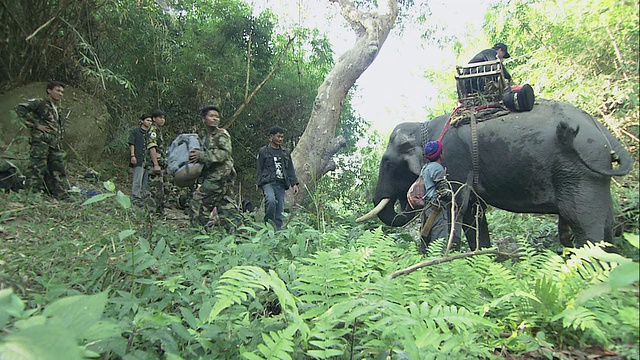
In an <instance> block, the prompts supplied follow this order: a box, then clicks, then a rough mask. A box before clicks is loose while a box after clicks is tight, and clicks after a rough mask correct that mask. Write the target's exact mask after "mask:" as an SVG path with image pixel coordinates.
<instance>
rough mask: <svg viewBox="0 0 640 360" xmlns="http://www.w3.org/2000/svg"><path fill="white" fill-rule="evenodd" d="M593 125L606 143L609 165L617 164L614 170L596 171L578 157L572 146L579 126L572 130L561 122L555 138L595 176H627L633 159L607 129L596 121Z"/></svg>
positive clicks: (589, 162)
mask: <svg viewBox="0 0 640 360" xmlns="http://www.w3.org/2000/svg"><path fill="white" fill-rule="evenodd" d="M594 123H595V126H597V127H598V128H599V130H600V132H601V133H602V136H603V137H605V139H606V141H607V145H608V148H609V149H610V156H611V163H618V166H617V167H616V168H612V169H598V168H596V167H594V166H593V164H592V162H591V161H588V160H585V159H584V158H583V156H581V155H580V152H579V151H578V150H577V149H576V148H575V146H574V140H575V138H576V136H577V135H578V132H579V131H580V126H579V125H578V126H576V128H575V129H573V128H572V127H571V126H569V124H567V123H566V122H564V121H561V122H560V124H558V127H557V128H556V137H557V139H558V142H559V143H560V145H561V146H562V147H564V148H565V149H567V150H569V151H571V152H573V153H574V154H575V155H576V156H577V158H578V159H579V160H580V162H581V163H582V164H583V165H584V166H586V167H587V168H588V169H589V170H591V171H593V172H595V173H597V174H600V175H603V176H623V175H627V174H628V173H629V172H630V171H631V168H632V166H633V159H632V158H631V155H630V154H629V152H628V151H627V150H626V149H625V148H624V147H623V146H622V145H621V144H620V143H619V142H618V140H617V139H616V138H614V137H613V135H611V133H610V132H609V131H608V130H607V129H604V128H603V127H602V126H601V125H600V124H598V123H597V122H596V121H594Z"/></svg>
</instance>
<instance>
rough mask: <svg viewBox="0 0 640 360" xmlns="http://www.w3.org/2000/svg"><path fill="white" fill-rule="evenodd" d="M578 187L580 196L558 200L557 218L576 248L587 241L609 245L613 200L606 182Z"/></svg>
mask: <svg viewBox="0 0 640 360" xmlns="http://www.w3.org/2000/svg"><path fill="white" fill-rule="evenodd" d="M577 186H578V188H579V189H580V194H575V193H571V194H569V195H570V196H566V197H558V210H559V215H560V218H561V219H562V222H563V223H564V222H565V221H566V223H568V225H569V226H570V227H571V231H572V232H573V237H574V244H575V246H576V247H581V246H583V245H584V244H585V243H586V242H587V241H591V242H598V241H602V240H604V241H607V242H611V240H612V238H613V201H612V200H611V193H610V192H609V181H606V182H604V181H603V182H590V183H589V182H587V181H585V182H582V183H580V184H578V185H577ZM582 194H588V196H586V195H584V196H583V195H582ZM563 245H564V244H563Z"/></svg>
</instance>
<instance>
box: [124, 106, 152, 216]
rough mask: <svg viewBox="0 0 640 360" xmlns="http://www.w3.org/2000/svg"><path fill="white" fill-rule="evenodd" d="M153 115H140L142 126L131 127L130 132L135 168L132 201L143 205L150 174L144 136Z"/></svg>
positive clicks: (130, 150) (130, 156)
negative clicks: (148, 172) (146, 166)
mask: <svg viewBox="0 0 640 360" xmlns="http://www.w3.org/2000/svg"><path fill="white" fill-rule="evenodd" d="M151 122H152V120H151V115H148V114H143V115H142V116H140V126H139V127H135V128H133V129H131V133H129V158H130V160H129V165H130V166H131V167H132V168H133V180H132V185H131V201H132V202H133V203H134V204H136V205H141V201H142V199H143V198H144V195H145V193H146V191H147V177H148V174H147V172H146V171H145V167H144V153H145V149H146V147H145V143H144V138H145V135H146V134H147V131H149V128H150V127H151Z"/></svg>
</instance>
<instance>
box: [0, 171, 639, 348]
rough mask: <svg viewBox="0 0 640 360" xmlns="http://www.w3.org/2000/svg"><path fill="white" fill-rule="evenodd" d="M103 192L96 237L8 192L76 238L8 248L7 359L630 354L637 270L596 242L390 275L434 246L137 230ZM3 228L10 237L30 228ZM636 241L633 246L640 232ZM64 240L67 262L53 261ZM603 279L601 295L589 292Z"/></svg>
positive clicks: (16, 224)
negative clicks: (55, 355)
mask: <svg viewBox="0 0 640 360" xmlns="http://www.w3.org/2000/svg"><path fill="white" fill-rule="evenodd" d="M104 185H105V186H104V187H105V190H106V192H105V194H110V196H103V197H100V198H98V199H99V200H95V201H85V205H84V206H83V209H85V211H83V213H84V223H96V220H98V219H104V220H106V221H107V222H109V224H107V225H108V226H109V227H110V230H109V231H108V233H106V234H103V235H99V236H96V235H97V233H96V232H91V231H86V230H85V229H86V227H76V226H75V225H74V223H73V221H74V216H75V215H73V216H72V215H71V214H72V213H75V212H76V211H77V210H76V209H75V208H74V204H73V203H71V204H68V207H64V205H66V204H62V203H60V204H59V203H57V202H56V203H48V202H46V201H41V200H38V199H33V202H29V201H31V200H29V199H28V198H25V197H23V195H22V194H20V193H18V194H6V195H3V198H2V199H3V201H4V202H3V203H4V204H6V205H7V206H8V207H9V209H12V211H13V212H12V213H13V214H16V213H19V212H20V211H23V210H20V209H22V208H23V207H16V204H19V202H17V201H20V202H27V203H28V204H31V205H29V206H31V207H34V209H35V210H36V211H40V212H42V211H46V210H47V209H48V207H50V206H52V205H55V206H63V207H62V211H59V214H58V215H53V216H57V217H58V218H55V219H54V221H56V222H60V223H64V224H65V228H66V229H67V231H68V232H70V233H71V234H73V236H67V237H63V236H59V235H56V234H51V233H50V230H49V229H50V228H51V227H52V225H51V224H48V223H46V222H45V223H43V224H42V225H41V226H40V225H37V226H36V227H35V228H34V229H35V234H34V235H35V236H37V237H42V236H50V235H53V236H57V237H56V240H55V241H54V242H51V241H49V242H46V243H43V244H38V245H37V246H32V247H31V248H30V249H29V250H30V251H31V252H32V253H30V254H29V255H30V259H31V261H29V262H16V261H13V260H14V259H17V258H18V257H19V256H18V255H17V252H18V251H24V250H18V249H19V248H20V249H22V248H23V247H22V246H21V245H19V244H15V243H14V242H13V241H9V242H4V243H3V244H2V247H3V248H2V253H3V254H6V255H5V256H7V259H11V261H7V262H6V263H5V265H7V267H8V269H7V270H8V272H0V283H2V284H4V285H3V287H4V286H6V285H12V286H11V287H13V285H16V286H17V287H16V288H17V289H19V291H20V295H18V294H13V293H12V291H11V290H9V289H5V290H2V291H1V292H0V325H1V326H2V338H1V339H0V349H2V351H5V352H7V351H17V350H16V349H18V348H19V347H20V348H21V347H27V346H30V345H29V344H31V343H30V342H32V341H34V339H36V337H38V338H42V339H45V340H46V339H49V340H46V341H43V342H41V343H39V344H38V345H37V346H35V347H29V349H32V350H31V351H39V350H37V349H39V348H40V347H41V346H49V345H48V344H50V343H49V342H48V341H51V342H55V346H59V347H60V350H59V351H60V354H62V356H65V357H66V358H73V357H74V356H75V358H81V357H82V356H85V357H87V356H98V355H99V356H102V357H103V358H123V357H125V358H126V357H131V356H135V357H147V358H158V357H163V356H164V357H167V358H172V359H181V358H182V359H186V358H198V357H202V358H229V359H231V358H240V357H242V358H245V359H260V358H263V359H267V358H279V359H289V358H316V359H326V358H333V357H348V358H375V357H386V356H402V357H406V358H425V359H428V358H434V359H435V358H443V357H446V358H461V359H462V358H470V359H472V358H492V357H494V356H495V354H496V352H495V351H496V349H501V348H503V347H504V349H508V351H509V352H511V353H519V352H525V351H539V352H541V353H542V352H545V351H547V352H553V351H556V350H560V349H563V348H566V347H568V346H586V345H597V344H599V345H602V346H606V347H609V348H612V347H613V346H620V345H622V344H629V346H631V347H632V348H635V349H637V348H638V344H637V337H638V335H640V334H639V330H638V325H637V324H638V306H637V295H638V282H637V276H636V277H635V278H634V277H633V274H634V271H635V274H636V275H637V271H638V268H637V263H634V262H631V261H630V260H629V259H627V258H625V257H622V256H620V255H614V254H609V253H606V252H604V251H603V250H602V245H588V246H586V247H584V248H582V249H571V252H570V253H569V252H568V253H567V254H566V255H563V256H561V255H558V254H555V253H553V252H549V251H539V250H538V249H537V248H536V247H534V246H533V245H532V244H531V243H530V241H528V240H526V238H525V237H521V238H520V240H519V242H518V250H517V251H518V255H519V257H517V258H514V259H512V260H509V261H503V262H496V260H495V259H494V258H493V257H492V256H488V255H484V256H474V257H471V258H467V259H466V260H456V261H450V262H443V263H440V264H439V265H435V266H428V267H424V268H421V269H419V270H417V271H414V272H411V273H408V274H406V275H403V276H399V277H396V278H391V277H390V276H389V274H391V273H392V272H394V271H396V270H398V269H402V268H406V267H409V266H411V265H413V264H415V263H418V262H420V261H424V260H433V259H436V258H437V257H438V256H440V255H439V254H440V251H439V249H440V248H441V246H442V243H440V244H432V246H431V247H430V248H429V254H430V255H428V256H427V258H426V259H425V258H424V257H423V256H421V255H419V254H418V253H417V249H416V247H415V246H411V247H407V246H406V244H405V242H404V240H403V236H398V237H396V236H389V235H385V234H384V233H383V232H382V230H381V229H376V230H373V231H368V230H364V229H362V228H357V227H351V226H348V225H344V224H342V225H341V226H338V225H337V224H334V223H332V222H331V221H330V219H331V217H328V218H327V220H328V221H327V226H326V227H325V228H324V230H322V231H319V230H311V229H310V227H309V226H308V225H307V226H305V223H304V221H306V220H308V219H309V217H307V216H308V213H304V212H303V213H295V214H293V215H292V216H293V219H290V220H289V222H288V224H287V228H286V230H283V231H280V232H274V230H273V228H272V227H271V226H264V225H261V224H253V223H250V222H249V223H247V225H250V226H247V227H246V228H245V230H246V232H245V233H244V234H242V235H237V236H233V235H226V234H225V233H223V232H213V233H211V234H206V235H203V234H200V233H197V232H194V231H193V230H187V229H182V230H180V231H175V228H171V227H167V226H166V225H163V224H155V225H154V226H153V227H149V226H146V225H143V226H132V224H136V223H139V222H141V223H144V222H147V221H148V220H147V218H146V215H145V214H142V213H140V212H138V211H136V210H135V208H131V207H129V202H128V201H127V200H126V199H127V198H126V196H124V195H118V191H117V189H116V188H114V186H113V184H112V183H109V182H107V183H105V184H104ZM92 199H93V198H92ZM6 200H9V201H6ZM23 216H24V215H23ZM1 219H2V220H1V221H2V224H3V228H2V229H3V233H5V234H7V235H8V237H9V238H11V237H12V236H13V234H19V233H21V232H22V231H25V230H24V229H26V227H25V226H26V225H28V226H29V227H33V225H32V224H29V223H25V222H24V221H17V220H16V218H15V217H12V218H9V217H6V216H5V217H3V218H1ZM104 220H103V221H104ZM303 220H304V221H303ZM96 228H97V230H99V231H102V230H103V229H102V228H101V227H100V226H96ZM133 229H136V231H135V232H134V231H133ZM400 235H401V234H400ZM629 239H630V241H631V242H633V243H634V244H635V245H636V246H637V238H636V237H629ZM70 246H73V247H72V248H73V249H76V250H74V252H73V253H74V256H73V258H74V259H75V260H74V261H70V259H71V258H69V257H63V258H61V259H60V260H62V261H55V262H52V261H51V259H52V258H55V257H56V256H55V254H62V253H60V252H59V249H61V248H62V249H68V248H70ZM627 264H633V265H635V268H633V267H627V266H629V265H627ZM18 267H19V268H20V270H18ZM13 273H16V274H19V275H20V274H24V273H28V274H30V275H29V277H24V278H23V279H24V283H23V284H22V285H19V283H17V282H9V281H8V280H9V279H10V278H9V277H8V276H7V274H13ZM602 284H609V285H608V286H609V287H608V288H607V291H599V290H598V289H599V288H600V287H602V286H603V285H602ZM593 289H595V290H593ZM22 299H24V300H22ZM78 304H81V305H82V306H78ZM42 308H44V309H45V310H44V311H42V310H41V309H42ZM69 309H72V310H69ZM61 314H64V316H63V315H61ZM91 324H95V325H91ZM94 326H95V327H96V328H95V329H94V328H93V327H94ZM53 327H56V328H57V329H60V330H56V331H55V332H54V331H50V330H52V329H53ZM62 329H68V330H64V331H63V330H62ZM78 329H83V330H86V329H91V331H82V332H79V331H78ZM41 330H42V331H41ZM94 330H95V331H94ZM45 333H46V334H45ZM52 334H56V335H55V336H54V335H52ZM51 346H54V345H53V344H52V345H51ZM33 358H37V353H34V355H33Z"/></svg>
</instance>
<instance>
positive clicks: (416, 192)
mask: <svg viewBox="0 0 640 360" xmlns="http://www.w3.org/2000/svg"><path fill="white" fill-rule="evenodd" d="M426 196H427V188H425V186H424V179H423V178H422V176H418V178H417V179H416V181H414V182H413V184H411V186H410V187H409V190H408V191H407V201H408V202H409V206H411V208H412V209H414V210H417V209H422V208H424V206H425V200H424V198H425V197H426Z"/></svg>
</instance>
